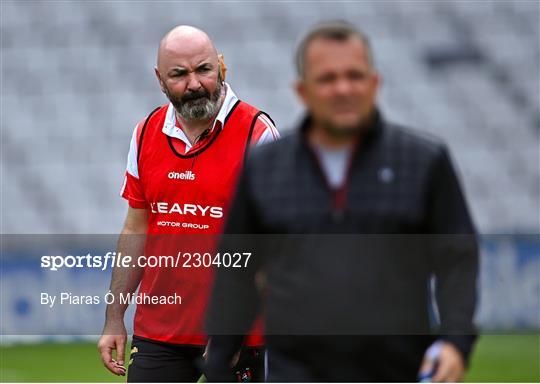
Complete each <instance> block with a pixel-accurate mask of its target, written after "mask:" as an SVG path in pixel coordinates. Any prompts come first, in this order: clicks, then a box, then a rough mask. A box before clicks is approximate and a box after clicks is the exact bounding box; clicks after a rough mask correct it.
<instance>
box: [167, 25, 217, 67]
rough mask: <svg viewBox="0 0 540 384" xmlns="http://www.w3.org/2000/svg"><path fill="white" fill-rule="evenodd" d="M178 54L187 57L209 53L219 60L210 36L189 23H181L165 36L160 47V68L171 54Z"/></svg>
mask: <svg viewBox="0 0 540 384" xmlns="http://www.w3.org/2000/svg"><path fill="white" fill-rule="evenodd" d="M178 55H181V56H187V57H193V56H200V55H207V56H213V57H215V60H216V61H217V50H216V47H215V46H214V43H212V40H210V37H209V36H208V35H207V34H206V33H205V32H204V31H201V30H200V29H198V28H195V27H192V26H189V25H179V26H177V27H175V28H173V29H171V30H170V31H169V32H167V33H166V34H165V36H163V38H162V39H161V42H160V43H159V49H158V56H157V66H158V69H160V66H161V64H163V62H164V61H167V60H168V59H170V58H171V56H178Z"/></svg>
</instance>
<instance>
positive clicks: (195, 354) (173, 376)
mask: <svg viewBox="0 0 540 384" xmlns="http://www.w3.org/2000/svg"><path fill="white" fill-rule="evenodd" d="M203 353H204V347H202V346H192V345H177V344H169V343H163V342H159V341H154V340H149V339H145V338H141V337H138V336H133V341H132V342H131V353H130V357H129V363H128V373H127V381H128V382H130V383H141V382H161V383H164V382H196V381H198V380H199V379H200V378H201V375H202V374H203V370H202V368H203V357H202V355H203ZM232 371H233V373H235V376H236V377H237V379H238V381H239V382H260V381H263V379H264V363H263V353H262V351H261V350H259V349H255V348H246V349H244V350H242V353H241V354H240V359H239V361H238V364H237V365H236V366H235V367H234V368H233V369H232Z"/></svg>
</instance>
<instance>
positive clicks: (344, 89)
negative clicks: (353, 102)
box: [334, 79, 351, 96]
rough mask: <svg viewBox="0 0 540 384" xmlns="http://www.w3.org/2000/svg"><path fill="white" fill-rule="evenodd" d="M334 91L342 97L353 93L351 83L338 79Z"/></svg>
mask: <svg viewBox="0 0 540 384" xmlns="http://www.w3.org/2000/svg"><path fill="white" fill-rule="evenodd" d="M334 91H335V92H336V94H338V95H340V96H347V95H348V94H349V93H350V91H351V83H350V81H348V80H347V79H338V80H337V81H336V83H335V86H334Z"/></svg>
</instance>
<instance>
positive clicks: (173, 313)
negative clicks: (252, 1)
mask: <svg viewBox="0 0 540 384" xmlns="http://www.w3.org/2000/svg"><path fill="white" fill-rule="evenodd" d="M154 70H155V74H156V77H157V79H158V82H159V85H160V88H161V90H162V92H163V93H164V94H165V95H166V97H167V99H168V100H169V103H167V104H165V105H163V106H161V107H158V108H156V109H155V110H154V111H153V112H151V113H150V114H149V115H148V116H146V117H145V118H144V119H142V120H141V121H140V122H139V123H138V124H137V125H136V126H135V129H134V130H133V135H132V139H131V144H130V149H129V153H128V161H127V169H126V174H125V180H124V185H123V187H122V191H121V195H122V197H124V198H125V199H126V200H127V201H128V213H127V217H126V221H125V224H124V228H123V230H122V233H121V235H120V238H119V241H118V246H117V254H118V255H131V256H133V257H134V260H135V261H136V262H135V263H131V264H136V265H137V266H131V267H127V268H119V267H115V268H114V270H113V274H112V279H111V285H110V292H111V293H112V295H113V296H114V298H115V300H114V301H113V302H112V303H111V304H108V305H107V310H106V321H105V326H104V329H103V335H102V337H101V338H100V340H99V342H98V349H99V351H100V354H101V359H102V361H103V364H104V365H105V367H106V368H107V369H108V370H109V371H111V372H112V373H114V374H116V375H122V376H123V375H125V374H126V364H125V346H126V342H127V332H126V328H125V325H124V313H125V311H126V309H127V307H128V304H127V303H125V300H124V301H123V300H122V297H124V298H125V297H126V296H127V295H132V294H134V293H135V292H136V291H137V289H138V295H139V296H141V295H144V296H145V297H148V298H152V297H157V298H163V297H176V295H181V296H182V298H183V300H181V303H179V302H177V301H174V302H171V303H169V302H167V303H166V304H153V303H148V302H142V303H139V302H137V310H136V313H135V321H134V335H133V340H132V345H131V346H132V349H131V355H130V361H129V363H128V382H148V381H151V382H194V381H197V379H198V378H199V377H200V376H201V374H202V371H201V369H200V367H201V360H202V357H203V353H204V351H205V346H206V344H207V341H208V340H207V338H206V336H205V335H204V329H203V323H204V315H205V313H204V312H205V308H206V302H207V299H208V295H209V289H210V286H211V285H212V271H211V268H204V267H201V266H200V265H199V264H200V263H199V264H197V261H196V259H195V258H193V260H187V259H185V260H184V259H182V260H181V261H180V263H181V265H182V268H178V267H176V268H167V267H162V268H150V267H148V266H145V265H141V263H140V260H141V259H140V258H139V257H137V255H175V256H176V255H177V254H178V252H179V251H184V252H185V251H186V250H190V251H192V252H199V253H201V254H203V253H204V252H210V253H211V252H213V251H214V249H213V248H212V247H211V246H209V245H208V243H212V240H211V239H213V237H215V236H218V235H219V234H221V232H222V229H223V224H224V219H225V217H226V213H227V210H228V207H229V203H230V200H231V198H232V194H233V192H234V189H235V186H236V180H237V176H238V174H239V172H240V170H241V168H242V166H243V163H244V161H245V159H246V157H247V155H248V152H249V149H250V148H251V147H253V146H256V145H260V144H262V143H266V142H270V141H273V140H275V139H276V138H277V137H278V136H279V135H278V133H277V131H276V128H275V127H274V124H273V122H272V120H271V119H270V117H269V116H268V115H267V114H265V113H264V112H262V111H260V110H259V109H257V108H255V107H253V106H251V105H249V104H247V103H245V102H243V101H241V100H239V99H238V97H237V96H236V95H235V93H234V92H233V91H232V89H231V87H230V85H229V84H227V83H226V82H225V74H226V67H225V64H224V62H223V56H222V55H219V54H218V52H217V50H216V48H215V46H214V44H213V43H212V41H211V40H210V38H209V37H208V35H207V34H206V33H204V32H203V31H201V30H199V29H197V28H194V27H190V26H178V27H176V28H174V29H172V30H171V31H169V32H168V33H167V34H166V35H165V36H164V37H163V39H162V40H161V42H160V44H159V49H158V57H157V66H156V67H155V69H154ZM162 235H173V236H162ZM200 235H207V236H200ZM201 238H202V239H204V241H203V242H202V243H201V242H200V239H201ZM164 239H167V240H166V241H164ZM208 239H210V240H208ZM186 262H188V264H189V265H188V267H189V268H184V267H185V266H186V265H185V263H186ZM261 345H262V340H261V339H260V337H259V338H257V337H253V338H252V339H248V340H247V341H246V345H245V347H244V348H243V349H242V353H241V354H240V359H239V361H238V363H237V364H236V366H235V367H234V369H233V370H232V371H231V373H232V375H234V374H236V376H237V377H238V378H240V379H243V380H244V381H246V380H247V381H250V380H256V379H260V378H261V376H260V374H262V358H261V355H260V350H259V347H260V346H261ZM113 352H115V356H113Z"/></svg>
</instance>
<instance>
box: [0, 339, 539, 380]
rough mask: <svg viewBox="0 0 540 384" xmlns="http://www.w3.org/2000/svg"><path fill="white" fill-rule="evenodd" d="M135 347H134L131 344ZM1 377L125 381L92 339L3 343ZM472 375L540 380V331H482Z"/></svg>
mask: <svg viewBox="0 0 540 384" xmlns="http://www.w3.org/2000/svg"><path fill="white" fill-rule="evenodd" d="M127 350H128V351H129V349H127ZM0 381H2V382H5V381H11V382H14V381H15V382H17V381H34V382H36V381H42V382H58V381H60V382H66V381H83V382H84V381H85V382H105V381H108V382H125V378H124V377H117V376H114V375H112V374H109V373H108V372H107V371H106V370H105V368H104V367H103V366H102V364H101V362H100V360H99V355H98V352H97V349H96V346H95V345H94V344H91V343H68V344H34V345H18V346H3V347H0ZM467 381H473V382H474V381H483V382H486V381H498V382H516V381H518V382H537V383H538V382H540V335H512V336H506V335H504V336H503V335H499V336H493V335H491V336H482V338H481V339H480V342H479V343H478V344H477V347H476V351H475V353H474V355H473V358H472V361H471V369H470V371H469V373H468V375H467Z"/></svg>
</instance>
